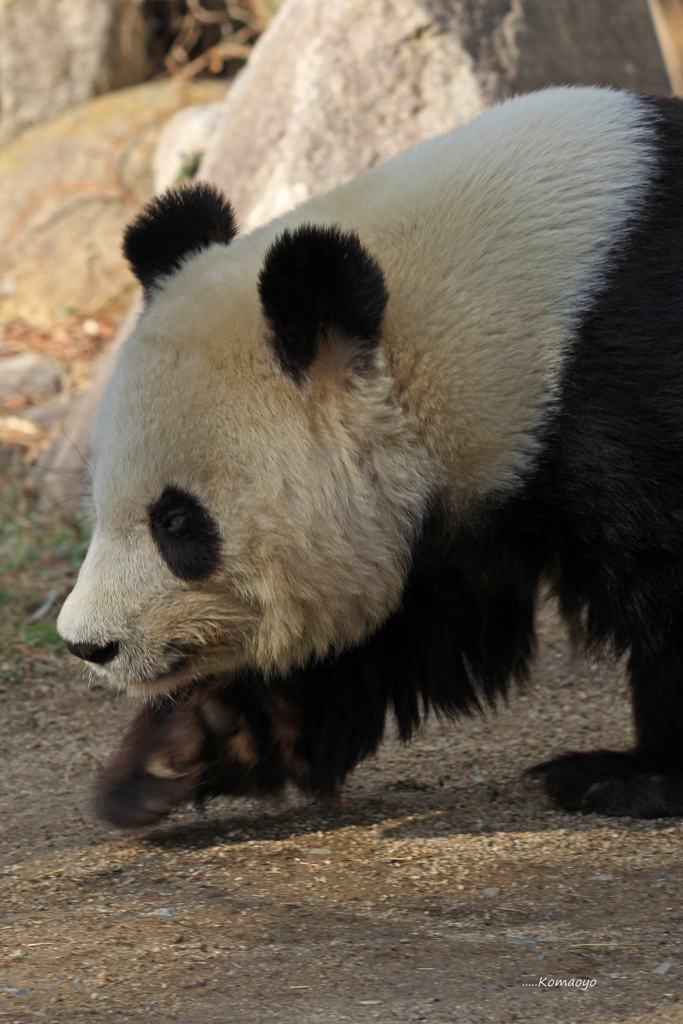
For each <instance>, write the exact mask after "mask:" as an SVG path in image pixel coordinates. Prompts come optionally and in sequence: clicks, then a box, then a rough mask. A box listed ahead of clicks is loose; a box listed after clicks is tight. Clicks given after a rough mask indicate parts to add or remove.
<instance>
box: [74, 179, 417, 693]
mask: <svg viewBox="0 0 683 1024" xmlns="http://www.w3.org/2000/svg"><path fill="white" fill-rule="evenodd" d="M290 218H291V215H290ZM234 236H235V223H234V218H233V214H232V211H231V209H230V206H229V204H228V203H227V202H226V201H225V199H224V198H223V197H222V196H221V194H220V193H219V192H217V191H216V190H215V189H213V188H212V187H210V186H209V185H206V184H202V185H195V186H189V187H185V188H182V189H179V190H176V191H173V192H169V193H166V194H165V195H163V196H161V197H160V198H157V199H155V200H153V201H152V202H151V203H150V204H149V205H148V207H147V208H146V209H145V210H144V211H143V212H142V214H141V215H140V216H139V217H138V218H137V219H136V220H135V221H134V222H133V223H132V224H131V225H130V227H129V228H128V230H127V232H126V235H125V241H124V252H125V254H126V256H127V258H128V259H129V261H130V263H131V265H132V267H133V270H134V272H135V273H136V275H137V277H138V278H139V280H140V282H141V283H142V285H143V288H144V291H145V308H144V311H143V314H142V316H141V318H140V321H139V323H138V325H137V328H136V330H135V332H134V334H133V336H132V337H131V338H130V339H129V340H128V342H127V343H126V345H125V346H124V349H123V351H122V354H121V357H120V360H119V363H118V365H117V368H116V370H115V373H114V375H113V378H112V380H111V382H110V384H109V386H108V390H107V392H106V395H105V398H104V400H103V403H102V405H101V408H100V410H99V413H98V416H97V418H96V421H95V423H94V426H93V430H92V436H91V472H92V494H93V500H94V511H95V516H96V523H95V529H94V533H93V537H92V541H91V544H90V548H89V550H88V554H87V556H86V559H85V562H84V563H83V566H82V568H81V571H80V573H79V577H78V581H77V583H76V586H75V588H74V590H73V591H72V593H71V595H70V596H69V598H68V599H67V601H66V602H65V604H64V607H63V609H62V611H61V614H60V616H59V621H58V629H59V632H60V634H61V636H62V637H63V639H64V640H65V642H66V644H67V646H68V647H69V649H70V650H71V651H72V652H73V653H74V654H76V655H78V656H79V657H81V658H83V659H84V660H85V661H86V662H88V664H89V666H90V667H92V669H93V671H94V672H96V673H98V674H100V675H102V676H104V677H105V678H106V679H107V680H108V681H109V682H111V683H112V684H113V685H115V686H117V687H121V688H125V689H128V690H130V691H134V692H138V693H142V694H145V695H151V694H162V693H169V692H172V691H173V690H174V689H175V688H176V687H177V686H179V685H181V684H183V683H186V682H187V681H189V680H191V679H194V678H199V677H202V676H205V675H207V674H209V673H214V672H217V671H225V672H231V671H234V670H238V669H240V668H241V667H249V668H251V669H256V670H258V671H260V672H261V673H263V675H264V676H266V677H267V676H269V675H270V674H273V673H275V672H286V671H287V670H288V669H289V668H291V667H293V666H294V665H297V664H303V663H305V662H306V661H307V660H308V659H310V658H312V657H322V656H324V655H326V654H328V653H330V652H333V651H335V650H340V649H341V648H343V647H344V646H347V645H350V644H355V643H358V642H360V641H362V639H363V638H364V637H365V636H367V635H368V634H369V633H370V632H371V631H372V630H373V629H374V628H375V627H376V626H377V625H378V624H380V623H381V622H382V621H383V620H384V619H385V618H386V617H387V616H388V615H389V614H390V612H391V611H392V610H393V609H394V608H395V607H396V606H397V604H398V602H399V600H400V594H401V590H402V588H403V585H404V581H405V575H406V570H407V566H408V562H409V557H410V548H411V543H412V538H413V536H414V533H415V530H416V528H417V526H418V524H419V520H420V516H421V513H422V509H423V508H424V505H425V493H424V491H425V487H424V483H423V476H424V474H423V470H422V468H421V456H420V451H419V444H418V442H417V441H416V438H415V435H414V432H413V430H412V428H411V427H410V426H409V424H408V422H407V419H406V416H405V414H404V413H403V411H402V409H401V407H400V404H399V402H398V400H397V397H396V395H395V393H394V390H395V389H394V387H393V385H392V379H391V375H390V373H389V370H388V367H387V362H386V357H385V354H384V352H383V346H382V339H381V335H382V322H383V316H384V311H385V306H386V303H387V291H386V287H385V283H384V278H383V274H382V271H381V269H380V267H379V265H378V263H377V262H376V261H375V259H374V258H373V257H372V256H371V255H370V254H369V252H368V251H367V250H366V249H365V248H364V246H363V245H362V244H361V242H360V240H359V238H358V236H357V235H356V234H355V233H346V232H344V231H342V230H341V229H340V228H339V227H336V226H335V225H334V223H332V224H319V223H307V222H305V221H304V222H301V221H299V222H297V221H296V219H295V218H291V219H290V220H289V221H288V220H287V218H284V219H283V220H282V221H280V222H278V223H277V224H274V225H268V226H266V227H265V228H262V229H259V230H258V231H256V232H254V233H252V234H251V235H247V236H244V237H242V238H235V237H234Z"/></svg>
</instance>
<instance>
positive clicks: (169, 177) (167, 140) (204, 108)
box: [153, 103, 225, 192]
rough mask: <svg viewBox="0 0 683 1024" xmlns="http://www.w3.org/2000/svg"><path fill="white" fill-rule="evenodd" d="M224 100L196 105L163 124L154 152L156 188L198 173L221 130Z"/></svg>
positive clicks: (164, 188)
mask: <svg viewBox="0 0 683 1024" xmlns="http://www.w3.org/2000/svg"><path fill="white" fill-rule="evenodd" d="M224 106H225V104H224V103H203V104H197V103H195V104H193V105H192V106H190V107H185V108H184V109H183V110H179V111H178V113H177V114H174V115H173V117H172V118H171V119H170V121H169V122H168V123H167V124H166V125H165V126H164V128H163V130H162V132H161V135H160V136H159V141H158V143H157V146H156V149H155V151H154V161H153V172H154V191H155V192H164V191H165V190H166V189H167V188H170V187H171V186H172V185H174V184H176V182H178V181H179V180H180V179H181V178H184V177H191V176H192V174H193V173H195V172H196V170H197V168H198V166H199V164H200V163H201V160H202V159H203V157H204V154H205V153H206V150H207V148H208V146H209V144H210V143H211V141H212V139H213V137H214V136H215V134H216V131H217V130H218V127H219V125H220V122H221V115H222V113H223V108H224Z"/></svg>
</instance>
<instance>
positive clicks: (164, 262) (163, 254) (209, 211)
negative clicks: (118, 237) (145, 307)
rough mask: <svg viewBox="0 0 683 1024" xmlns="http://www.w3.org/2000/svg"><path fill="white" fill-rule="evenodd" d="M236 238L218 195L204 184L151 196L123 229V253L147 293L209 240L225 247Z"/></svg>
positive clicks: (231, 216)
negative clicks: (130, 222) (124, 229)
mask: <svg viewBox="0 0 683 1024" xmlns="http://www.w3.org/2000/svg"><path fill="white" fill-rule="evenodd" d="M236 234H237V227H236V224H235V215H234V213H233V211H232V207H231V206H230V203H229V202H228V200H227V199H226V198H225V196H224V195H223V193H222V192H220V191H219V190H218V189H217V188H216V187H215V186H214V185H209V184H208V183H206V182H200V183H199V184H196V185H183V186H182V187H180V188H175V189H169V190H168V191H167V192H164V193H163V194H162V195H160V196H156V197H155V198H154V199H152V200H151V201H150V202H149V203H147V205H146V206H145V208H144V210H143V211H142V213H140V214H138V216H137V217H136V218H135V220H134V221H133V222H132V224H129V225H128V227H127V228H126V231H125V234H124V236H123V255H124V256H125V257H126V259H127V260H128V262H129V263H130V265H131V268H132V270H133V273H134V274H135V276H136V277H137V279H138V280H139V282H140V284H141V285H142V286H143V288H144V289H145V292H147V293H150V292H152V291H153V290H154V288H155V286H156V285H157V284H158V283H159V281H160V280H161V279H162V278H164V277H167V276H168V275H169V274H172V273H173V272H174V271H175V270H179V269H180V267H181V266H182V263H183V261H184V260H185V258H186V257H187V256H190V255H192V254H193V253H194V254H196V253H198V252H201V250H202V249H207V248H208V247H209V246H210V245H212V244H213V243H214V242H220V243H221V244H223V245H228V244H229V243H230V242H231V241H232V240H233V238H234V237H235V235H236Z"/></svg>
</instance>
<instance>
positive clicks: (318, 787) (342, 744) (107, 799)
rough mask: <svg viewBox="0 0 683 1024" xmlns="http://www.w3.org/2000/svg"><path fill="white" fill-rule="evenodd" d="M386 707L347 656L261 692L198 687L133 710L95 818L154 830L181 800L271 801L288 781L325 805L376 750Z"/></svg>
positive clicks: (216, 682)
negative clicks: (237, 798)
mask: <svg viewBox="0 0 683 1024" xmlns="http://www.w3.org/2000/svg"><path fill="white" fill-rule="evenodd" d="M349 658H350V660H351V661H352V665H351V666H349V665H347V664H346V663H347V661H348V660H349ZM349 669H351V675H350V676H349V675H348V674H347V673H348V672H349ZM353 670H356V671H353ZM340 674H341V675H343V676H344V677H345V678H344V679H342V678H341V675H340ZM387 709H388V703H387V700H386V698H385V697H384V696H382V695H380V694H377V693H374V694H373V693H372V692H369V691H368V680H367V678H366V677H365V674H364V673H363V671H362V668H361V666H360V664H357V661H356V658H355V657H354V656H353V655H350V656H349V655H347V656H346V657H343V658H342V659H341V664H340V665H338V664H337V663H336V662H333V663H328V664H319V665H311V666H308V667H306V668H304V669H301V670H298V671H295V672H293V673H292V675H291V676H289V677H285V678H281V679H274V680H272V681H271V682H270V683H269V684H268V685H266V684H265V683H264V681H263V680H262V679H257V678H252V677H247V676H244V677H240V678H238V679H234V678H232V677H225V678H222V677H211V678H207V679H202V680H199V681H198V682H197V683H196V684H195V685H194V687H193V688H192V689H189V690H187V691H186V692H185V693H180V694H174V696H173V697H172V698H166V699H165V700H162V701H160V702H159V703H157V704H156V705H148V706H146V707H144V708H142V709H141V710H140V711H139V712H138V714H137V715H136V717H135V718H134V719H133V722H132V723H131V725H130V726H129V728H128V730H127V732H126V734H125V735H124V737H123V739H122V741H121V744H120V746H119V748H118V750H117V751H116V753H115V755H114V757H113V758H112V760H111V761H110V762H109V764H107V765H106V766H105V768H104V769H103V771H102V772H101V773H100V775H99V777H98V779H97V782H96V786H95V810H96V813H97V815H98V817H99V818H101V819H103V820H105V821H108V822H110V823H111V824H113V825H116V826H117V827H119V828H132V827H138V826H145V825H152V824H155V823H156V822H158V821H160V820H161V819H163V818H164V817H166V816H167V815H168V814H169V813H170V812H171V811H172V810H174V809H175V808H176V807H178V806H180V805H181V804H183V803H188V802H190V801H194V802H196V803H202V802H203V801H204V800H206V799H207V798H209V797H213V796H219V795H232V796H240V795H241V796H268V795H274V794H277V793H278V792H279V791H280V790H281V789H282V788H283V786H284V785H285V783H286V782H288V781H290V782H293V783H294V784H295V785H297V786H298V787H299V788H300V789H302V790H303V791H304V792H308V793H311V794H312V795H314V796H317V797H319V798H321V799H330V798H332V797H334V796H335V795H336V792H337V790H338V788H339V785H340V784H341V783H342V782H343V781H344V779H345V777H346V775H347V774H348V773H349V772H350V771H351V769H352V768H354V767H355V766H356V764H358V762H359V761H361V760H362V759H363V758H364V757H367V756H368V755H369V754H370V753H372V752H373V751H374V750H375V749H376V748H377V746H378V745H379V742H380V740H381V738H382V735H383V732H384V720H385V716H386V711H387Z"/></svg>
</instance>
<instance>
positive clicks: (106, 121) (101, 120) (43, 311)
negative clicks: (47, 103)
mask: <svg viewBox="0 0 683 1024" xmlns="http://www.w3.org/2000/svg"><path fill="white" fill-rule="evenodd" d="M225 90H226V85H225V82H220V81H213V80H206V79H204V80H202V81H196V82H190V83H188V84H186V85H178V84H177V83H176V82H173V81H169V80H165V81H159V82H150V83H147V84H145V85H139V86H136V87H134V88H132V89H124V90H119V91H118V92H113V93H109V94H108V95H106V96H99V97H97V98H96V99H93V100H90V101H89V102H88V103H84V104H81V105H80V106H78V107H75V108H73V109H72V110H68V111H65V112H64V113H63V114H61V115H60V116H59V117H58V118H57V119H56V120H54V121H52V122H49V123H48V124H44V125H38V126H37V127H35V128H32V129H30V130H29V131H27V132H25V133H24V134H23V135H22V136H21V137H20V138H18V139H16V140H15V141H14V142H13V143H11V144H10V145H9V146H6V147H5V148H4V149H1V150H0V180H1V181H2V183H3V190H2V194H0V320H1V321H6V322H7V321H11V320H13V319H17V318H20V319H23V320H26V321H29V322H31V323H34V324H37V325H47V324H51V323H54V321H55V320H56V319H60V318H63V317H65V316H72V317H73V316H75V317H81V316H95V317H104V318H118V317H119V316H121V315H122V314H123V313H124V312H125V310H126V309H127V308H128V305H129V304H130V302H131V300H132V298H133V296H134V295H135V291H136V283H135V280H134V278H133V275H132V274H131V273H130V271H129V270H128V267H127V265H126V263H125V261H124V260H123V257H122V255H121V233H122V231H123V228H124V226H125V224H126V223H127V222H128V221H129V220H130V218H131V217H132V216H133V214H134V213H135V212H136V210H137V209H138V207H139V206H140V204H141V203H143V202H144V201H146V200H147V199H148V198H149V197H150V196H151V195H152V191H153V183H152V154H153V151H154V147H155V145H156V142H157V139H158V138H159V134H160V132H161V129H162V127H163V125H164V124H165V122H166V121H167V120H168V118H169V117H170V116H171V115H172V114H174V113H175V112H176V111H177V110H178V109H179V108H180V107H183V106H184V105H186V104H187V103H192V102H197V101H202V100H216V99H218V98H219V97H222V96H223V95H224V94H225Z"/></svg>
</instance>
